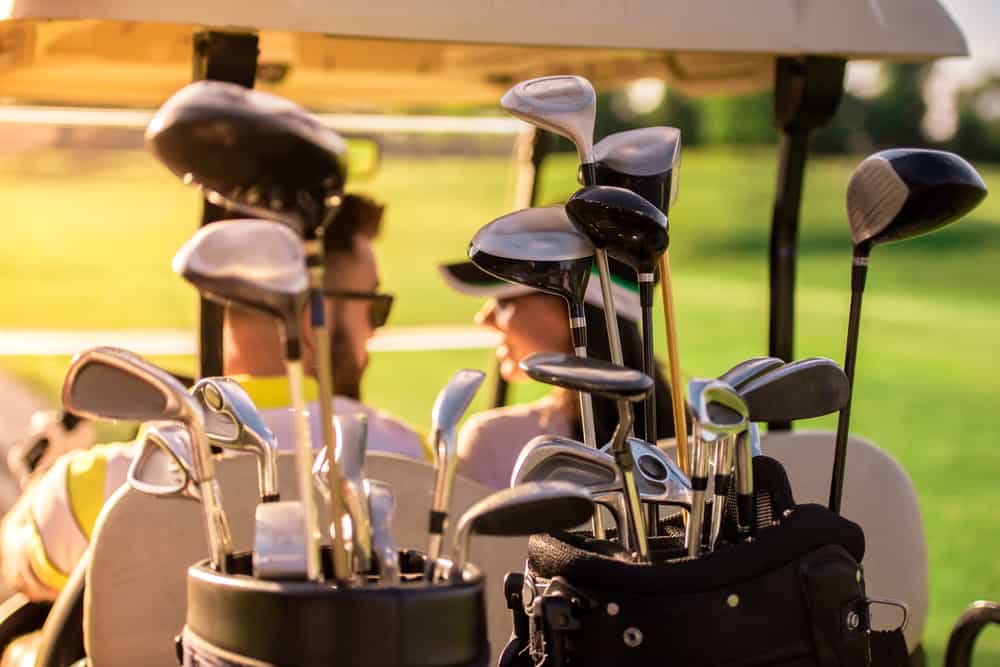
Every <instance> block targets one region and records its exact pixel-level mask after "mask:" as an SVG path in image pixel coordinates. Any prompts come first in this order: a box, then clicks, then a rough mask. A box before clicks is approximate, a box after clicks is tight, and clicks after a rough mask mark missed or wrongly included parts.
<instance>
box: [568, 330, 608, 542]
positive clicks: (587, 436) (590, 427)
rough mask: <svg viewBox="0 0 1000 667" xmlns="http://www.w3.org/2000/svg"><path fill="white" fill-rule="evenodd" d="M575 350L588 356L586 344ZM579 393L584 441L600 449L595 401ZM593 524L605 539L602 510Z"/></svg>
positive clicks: (597, 535)
mask: <svg viewBox="0 0 1000 667" xmlns="http://www.w3.org/2000/svg"><path fill="white" fill-rule="evenodd" d="M575 351H576V356H578V357H581V358H586V357H587V347H586V346H582V347H577V348H576V350H575ZM578 393H579V394H580V422H581V426H582V427H583V442H584V444H586V445H587V446H588V447H593V448H594V449H598V446H597V431H596V429H595V428H594V401H593V400H592V399H591V397H590V394H588V393H587V392H585V391H581V392H578ZM591 524H592V526H593V528H594V537H596V538H597V539H599V540H603V539H605V538H606V535H605V532H604V520H603V518H602V517H601V512H600V511H599V510H598V511H595V512H594V518H593V520H592V522H591Z"/></svg>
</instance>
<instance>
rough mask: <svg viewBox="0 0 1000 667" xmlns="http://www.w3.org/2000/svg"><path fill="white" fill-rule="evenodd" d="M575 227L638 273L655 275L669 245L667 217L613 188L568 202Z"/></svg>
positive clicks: (586, 191)
mask: <svg viewBox="0 0 1000 667" xmlns="http://www.w3.org/2000/svg"><path fill="white" fill-rule="evenodd" d="M566 213H567V215H568V216H569V219H570V220H571V221H572V222H573V225H574V226H575V227H576V228H577V229H578V230H580V232H581V233H582V234H584V235H585V236H586V237H587V238H588V239H590V242H591V243H593V244H594V245H595V246H596V247H598V248H601V249H603V250H606V251H607V253H608V254H609V255H611V256H612V257H614V258H615V259H617V260H618V261H620V262H623V263H625V264H628V265H629V266H631V267H632V268H633V269H635V271H636V272H637V273H653V272H654V271H655V270H656V266H657V264H658V262H659V261H660V257H662V256H663V253H665V252H666V251H667V246H668V245H669V243H670V236H669V233H668V228H669V225H668V222H667V216H666V215H665V214H664V213H663V211H661V210H660V209H658V208H656V206H655V205H653V204H652V203H651V202H649V201H647V200H646V199H645V198H643V197H641V196H640V195H637V194H636V193H634V192H632V191H630V190H626V189H624V188H617V187H614V186H611V185H594V186H590V187H585V188H582V189H580V190H577V191H576V192H575V193H574V194H573V196H572V197H570V198H569V199H568V200H567V201H566Z"/></svg>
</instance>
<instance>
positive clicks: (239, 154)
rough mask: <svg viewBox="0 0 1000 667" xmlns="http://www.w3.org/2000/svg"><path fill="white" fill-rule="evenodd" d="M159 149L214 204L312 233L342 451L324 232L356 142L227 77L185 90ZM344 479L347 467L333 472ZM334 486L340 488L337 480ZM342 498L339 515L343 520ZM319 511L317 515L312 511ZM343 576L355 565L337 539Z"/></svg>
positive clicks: (328, 405)
mask: <svg viewBox="0 0 1000 667" xmlns="http://www.w3.org/2000/svg"><path fill="white" fill-rule="evenodd" d="M146 144H147V146H148V147H149V149H150V150H151V152H152V153H153V154H154V155H155V156H156V157H157V158H158V159H159V160H160V161H161V162H163V163H164V164H165V165H166V166H167V167H168V168H169V169H170V170H171V171H173V172H174V173H175V174H177V175H178V176H180V177H181V179H182V180H183V181H184V182H185V183H188V184H194V185H196V186H198V187H199V188H201V189H202V190H204V191H205V193H206V196H207V198H208V199H209V201H211V202H212V203H214V204H216V205H219V206H227V207H230V208H234V209H236V210H238V211H242V212H244V213H248V214H250V215H253V216H255V217H261V218H266V219H273V220H278V221H281V222H283V223H285V224H287V225H290V226H291V227H292V228H294V229H295V230H296V231H297V232H298V234H299V235H300V236H301V237H302V243H303V251H304V254H305V261H306V266H307V269H308V283H309V315H310V323H311V325H312V330H313V336H314V338H315V341H316V346H315V349H316V367H317V372H316V380H317V383H318V385H319V409H320V413H321V419H320V424H321V429H322V437H323V444H324V445H330V446H329V447H328V448H327V452H328V454H329V455H331V456H332V455H333V453H334V447H333V437H334V432H333V375H332V365H331V360H330V329H329V325H328V323H327V322H326V312H325V311H326V308H325V304H324V299H323V295H322V289H323V287H324V275H323V274H324V268H325V259H324V256H323V235H324V233H325V230H326V228H327V226H328V225H329V224H330V223H331V221H332V220H333V218H334V217H335V216H336V214H337V212H338V211H339V210H340V206H341V204H342V202H343V188H344V183H345V181H346V178H347V145H346V144H345V143H344V141H343V139H341V137H340V136H339V135H338V134H337V133H336V132H334V131H333V130H330V129H329V128H326V127H324V126H323V125H322V124H320V123H319V121H318V120H317V119H316V118H314V117H313V116H312V115H310V114H309V113H308V112H307V111H306V110H305V109H303V108H302V107H299V106H298V105H296V104H293V103H292V102H289V101H288V100H285V99H283V98H280V97H276V96H274V95H269V94H267V93H262V92H260V91H257V90H252V89H247V88H245V87H243V86H239V85H236V84H232V83H226V82H221V81H198V82H195V83H192V84H190V85H188V86H186V87H185V88H183V89H182V90H181V91H179V92H178V93H176V94H175V95H174V96H173V97H171V98H170V99H169V100H167V102H166V103H165V104H164V105H163V106H162V107H161V108H160V110H159V111H158V112H157V113H156V115H155V116H154V117H153V119H152V120H151V121H150V124H149V126H148V127H147V129H146ZM327 471H328V474H330V475H331V476H334V477H336V476H337V467H336V466H335V465H331V466H329V467H328V468H327ZM330 485H331V486H332V487H334V488H339V487H340V480H339V479H335V478H331V479H330ZM339 500H340V497H339V494H337V493H334V494H333V495H331V496H330V516H331V517H338V516H343V513H344V508H343V506H342V505H340V504H339ZM308 514H309V512H307V515H308ZM333 539H334V547H335V548H334V562H335V567H334V570H335V572H336V573H338V574H345V573H346V572H347V570H348V566H349V564H348V563H347V562H346V554H345V553H344V551H343V549H342V548H341V547H342V546H343V539H342V538H341V537H340V536H339V535H335V536H334V538H333Z"/></svg>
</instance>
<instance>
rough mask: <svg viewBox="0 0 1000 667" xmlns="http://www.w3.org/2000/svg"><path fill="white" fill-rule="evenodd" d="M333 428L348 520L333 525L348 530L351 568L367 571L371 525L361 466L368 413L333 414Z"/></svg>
mask: <svg viewBox="0 0 1000 667" xmlns="http://www.w3.org/2000/svg"><path fill="white" fill-rule="evenodd" d="M333 421H334V428H335V430H336V432H337V452H336V455H335V462H336V465H337V466H338V467H339V468H340V480H341V482H340V483H341V489H342V491H341V495H342V496H343V498H344V506H345V507H346V509H347V514H346V516H349V517H350V521H349V522H346V523H347V525H345V524H344V523H343V522H342V524H341V525H339V526H337V530H338V531H343V532H344V534H345V536H346V534H347V531H348V530H350V535H351V536H352V540H351V541H352V542H353V545H352V547H353V548H352V552H353V558H352V560H353V564H354V571H355V572H360V573H364V572H370V571H371V569H372V525H371V516H370V514H369V511H368V497H367V496H366V495H365V480H364V472H363V471H362V468H363V467H364V464H365V454H366V452H367V447H368V417H366V416H365V415H364V414H361V413H355V414H350V415H337V416H336V417H334V418H333Z"/></svg>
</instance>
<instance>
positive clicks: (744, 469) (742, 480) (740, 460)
mask: <svg viewBox="0 0 1000 667" xmlns="http://www.w3.org/2000/svg"><path fill="white" fill-rule="evenodd" d="M759 437H760V436H759V433H758V430H757V424H755V423H751V424H750V425H749V426H748V427H747V430H746V431H745V432H744V433H741V434H740V435H739V437H738V439H737V440H736V515H737V521H736V527H737V530H738V531H739V534H740V535H741V536H746V535H749V534H750V531H751V529H752V526H753V442H754V440H757V439H759Z"/></svg>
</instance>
